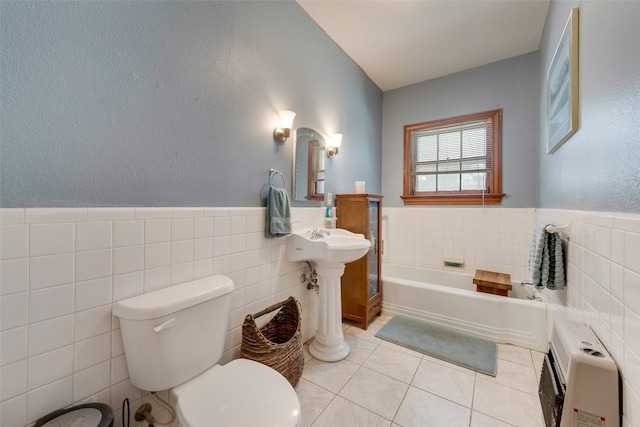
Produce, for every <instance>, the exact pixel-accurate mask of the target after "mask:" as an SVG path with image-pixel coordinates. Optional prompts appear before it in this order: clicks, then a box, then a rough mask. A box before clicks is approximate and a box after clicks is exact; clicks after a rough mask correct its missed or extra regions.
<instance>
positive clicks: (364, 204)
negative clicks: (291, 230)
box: [336, 194, 383, 330]
mask: <svg viewBox="0 0 640 427" xmlns="http://www.w3.org/2000/svg"><path fill="white" fill-rule="evenodd" d="M336 200H337V202H336V216H337V217H338V220H337V227H338V228H343V229H345V230H349V231H352V232H354V233H360V234H364V236H365V238H367V239H369V240H370V241H371V249H369V253H368V254H367V255H365V256H364V257H362V258H360V259H359V260H356V261H354V262H350V263H349V264H347V265H346V266H345V271H344V275H343V276H342V279H341V280H342V317H343V318H345V319H349V320H354V321H356V322H360V323H361V324H362V329H364V330H366V329H367V327H368V325H369V321H370V320H371V318H373V316H375V315H380V314H381V310H382V288H381V281H380V267H381V257H382V247H383V242H382V241H381V240H380V231H381V226H380V215H381V207H382V196H379V195H375V194H337V195H336Z"/></svg>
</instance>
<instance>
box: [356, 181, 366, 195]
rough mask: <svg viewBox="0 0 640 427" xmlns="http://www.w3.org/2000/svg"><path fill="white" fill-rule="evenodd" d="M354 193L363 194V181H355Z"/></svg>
mask: <svg viewBox="0 0 640 427" xmlns="http://www.w3.org/2000/svg"><path fill="white" fill-rule="evenodd" d="M356 193H357V194H364V181H356Z"/></svg>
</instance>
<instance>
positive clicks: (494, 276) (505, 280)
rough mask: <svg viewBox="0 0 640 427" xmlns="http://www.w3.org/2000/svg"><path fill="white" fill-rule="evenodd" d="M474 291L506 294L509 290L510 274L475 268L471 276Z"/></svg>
mask: <svg viewBox="0 0 640 427" xmlns="http://www.w3.org/2000/svg"><path fill="white" fill-rule="evenodd" d="M473 283H474V284H475V285H476V291H478V292H484V293H487V294H493V295H502V296H504V297H506V296H507V294H508V293H509V291H510V290H511V275H510V274H505V273H496V272H495V271H486V270H476V274H475V276H473Z"/></svg>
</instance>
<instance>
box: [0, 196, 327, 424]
mask: <svg viewBox="0 0 640 427" xmlns="http://www.w3.org/2000/svg"><path fill="white" fill-rule="evenodd" d="M264 214H265V209H264V208H67V209H1V210H0V224H1V229H0V263H1V264H0V283H1V289H0V298H1V299H0V302H1V306H0V310H1V311H0V316H1V317H0V319H1V324H0V348H1V350H0V358H1V359H0V375H1V376H0V425H2V426H3V427H18V426H25V425H29V424H32V423H34V422H35V421H36V420H37V419H38V418H40V417H42V416H43V415H45V414H47V413H49V412H52V411H54V410H56V409H59V408H63V407H66V406H69V405H72V404H78V403H84V402H87V401H99V402H103V403H107V404H110V405H111V406H112V407H113V408H114V410H116V425H120V424H121V421H120V420H121V416H120V414H121V412H120V408H121V407H122V402H123V400H124V399H125V398H129V401H130V407H131V412H135V410H136V409H137V408H138V407H139V406H140V403H141V400H142V399H143V393H142V392H141V391H140V390H138V389H136V388H135V387H133V386H131V384H130V383H129V381H128V377H129V374H128V371H127V367H126V362H125V358H124V351H123V348H122V338H121V335H120V326H119V322H118V319H117V318H116V317H114V316H112V315H111V307H112V304H113V303H114V302H117V301H119V300H121V299H124V298H127V297H130V296H134V295H138V294H142V293H145V292H150V291H153V290H155V289H160V288H164V287H167V286H171V285H175V284H178V283H183V282H185V281H189V280H193V279H197V278H200V277H205V276H208V275H212V274H225V275H228V276H229V277H231V278H232V279H233V281H234V283H235V290H234V293H233V302H232V310H231V314H230V322H229V328H228V331H227V340H226V343H225V353H224V356H223V360H222V361H221V362H222V363H226V362H227V361H229V360H231V359H233V358H235V357H238V356H239V353H240V343H241V340H242V331H241V326H242V322H243V321H244V318H245V316H246V315H247V314H248V313H255V312H257V311H260V310H261V309H262V308H264V307H266V306H269V305H271V304H273V303H275V302H277V301H280V300H283V299H285V298H287V297H288V296H289V295H293V296H295V297H296V298H297V299H298V300H299V301H300V302H301V305H302V310H303V320H302V326H303V338H304V340H305V341H307V340H308V339H310V338H311V337H312V336H313V334H314V333H315V330H316V327H317V297H316V294H315V292H313V291H308V290H307V289H306V287H305V286H304V284H302V283H301V282H300V275H301V274H302V272H303V270H304V268H305V267H306V265H305V264H304V263H289V262H287V261H286V260H285V259H284V239H281V238H277V239H266V238H265V237H264ZM323 214H324V209H323V208H293V209H292V219H293V221H294V228H302V227H306V226H314V227H320V226H323V219H322V217H323ZM144 398H145V399H146V397H144ZM154 406H155V405H154ZM154 412H155V411H154ZM160 419H163V418H160Z"/></svg>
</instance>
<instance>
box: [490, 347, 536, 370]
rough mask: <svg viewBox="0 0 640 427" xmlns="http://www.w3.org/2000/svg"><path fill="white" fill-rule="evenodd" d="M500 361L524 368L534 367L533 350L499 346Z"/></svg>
mask: <svg viewBox="0 0 640 427" xmlns="http://www.w3.org/2000/svg"><path fill="white" fill-rule="evenodd" d="M498 359H505V360H509V361H511V362H515V363H519V364H521V365H524V366H531V367H533V360H532V358H531V350H529V349H528V348H523V347H518V346H515V345H511V344H498Z"/></svg>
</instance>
